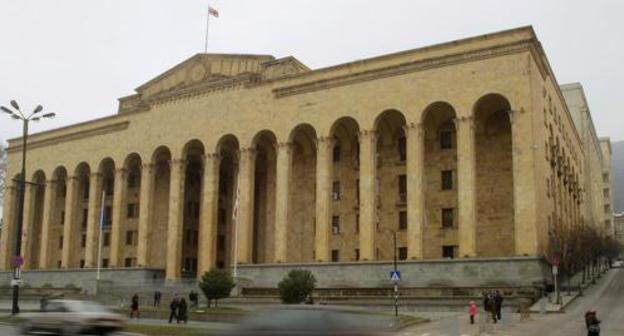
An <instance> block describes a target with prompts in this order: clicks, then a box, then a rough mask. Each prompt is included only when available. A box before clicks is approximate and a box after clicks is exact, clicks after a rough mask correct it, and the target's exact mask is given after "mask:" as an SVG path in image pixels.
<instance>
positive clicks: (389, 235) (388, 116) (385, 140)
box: [375, 110, 408, 260]
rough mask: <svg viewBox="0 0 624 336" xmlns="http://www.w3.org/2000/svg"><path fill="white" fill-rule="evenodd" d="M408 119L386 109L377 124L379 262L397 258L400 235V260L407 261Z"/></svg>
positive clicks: (377, 253) (376, 244) (395, 111)
mask: <svg viewBox="0 0 624 336" xmlns="http://www.w3.org/2000/svg"><path fill="white" fill-rule="evenodd" d="M404 127H405V116H404V115H403V113H401V112H399V111H397V110H386V111H384V112H383V113H381V114H380V115H379V116H378V117H377V120H376V121H375V131H376V136H377V141H376V161H377V177H376V178H377V184H376V189H377V190H376V194H377V201H376V203H377V238H376V239H375V246H376V259H378V260H384V259H385V260H390V259H392V258H393V257H394V253H395V251H394V243H393V234H394V232H395V231H396V232H398V234H397V251H396V253H397V254H398V256H399V257H401V258H403V259H404V258H407V249H406V231H407V173H406V169H405V163H406V160H407V154H408V153H407V144H406V138H405V130H404Z"/></svg>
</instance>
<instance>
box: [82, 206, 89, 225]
mask: <svg viewBox="0 0 624 336" xmlns="http://www.w3.org/2000/svg"><path fill="white" fill-rule="evenodd" d="M88 220H89V209H82V228H83V229H86V228H87V221H88Z"/></svg>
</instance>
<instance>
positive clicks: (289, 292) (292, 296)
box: [278, 269, 316, 304]
mask: <svg viewBox="0 0 624 336" xmlns="http://www.w3.org/2000/svg"><path fill="white" fill-rule="evenodd" d="M315 286H316V278H314V275H313V274H312V272H310V271H308V270H301V269H295V270H292V271H290V272H288V275H287V276H286V277H284V279H282V281H280V283H279V285H278V288H279V293H280V298H281V299H282V302H283V303H288V304H292V303H302V302H303V301H304V300H305V299H306V297H307V296H308V295H312V290H314V287H315Z"/></svg>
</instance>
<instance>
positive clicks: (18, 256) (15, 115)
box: [0, 100, 56, 314]
mask: <svg viewBox="0 0 624 336" xmlns="http://www.w3.org/2000/svg"><path fill="white" fill-rule="evenodd" d="M11 107H12V109H11V108H8V107H5V106H0V110H2V112H4V113H6V114H9V115H10V116H11V118H12V119H15V120H21V121H22V172H21V174H20V177H19V179H18V180H17V181H15V182H17V183H18V196H19V200H18V208H17V223H16V226H15V228H16V230H15V231H16V232H15V236H16V237H15V253H14V255H13V258H11V264H12V266H13V280H14V281H13V308H12V309H11V313H12V314H17V313H19V305H18V300H19V280H21V278H22V272H21V270H22V265H23V264H24V259H23V258H22V226H23V222H24V194H25V191H26V183H28V182H26V143H27V141H28V123H29V122H30V121H39V120H41V119H48V118H54V116H55V115H56V114H54V113H45V114H41V112H42V111H43V106H41V105H37V107H36V108H35V110H34V111H33V112H32V113H31V114H30V115H28V116H26V115H24V113H22V111H21V110H20V107H19V105H18V104H17V102H16V101H15V100H11ZM7 224H8V223H7Z"/></svg>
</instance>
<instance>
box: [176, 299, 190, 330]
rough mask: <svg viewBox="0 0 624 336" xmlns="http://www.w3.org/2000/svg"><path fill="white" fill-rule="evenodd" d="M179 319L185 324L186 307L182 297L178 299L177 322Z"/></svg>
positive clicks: (186, 317) (186, 320) (186, 319)
mask: <svg viewBox="0 0 624 336" xmlns="http://www.w3.org/2000/svg"><path fill="white" fill-rule="evenodd" d="M180 321H182V322H184V323H185V324H186V323H187V322H188V307H187V305H186V300H184V298H182V299H180V304H179V305H178V323H180Z"/></svg>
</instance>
